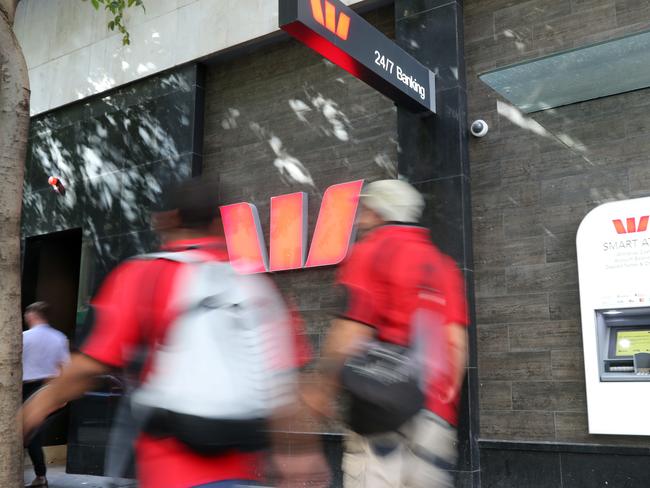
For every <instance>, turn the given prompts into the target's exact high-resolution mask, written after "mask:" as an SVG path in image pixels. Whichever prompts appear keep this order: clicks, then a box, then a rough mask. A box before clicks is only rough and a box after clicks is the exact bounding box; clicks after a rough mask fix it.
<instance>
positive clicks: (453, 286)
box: [442, 257, 469, 326]
mask: <svg viewBox="0 0 650 488" xmlns="http://www.w3.org/2000/svg"><path fill="white" fill-rule="evenodd" d="M443 266H444V268H445V272H444V276H445V279H444V280H443V283H442V285H443V291H444V294H445V298H446V300H447V313H446V316H447V323H448V324H460V325H465V326H467V325H468V324H469V317H468V316H467V299H466V295H465V282H464V280H463V275H462V273H461V272H460V270H459V269H458V266H457V265H456V263H455V262H454V260H453V259H451V258H449V257H445V259H444V260H443Z"/></svg>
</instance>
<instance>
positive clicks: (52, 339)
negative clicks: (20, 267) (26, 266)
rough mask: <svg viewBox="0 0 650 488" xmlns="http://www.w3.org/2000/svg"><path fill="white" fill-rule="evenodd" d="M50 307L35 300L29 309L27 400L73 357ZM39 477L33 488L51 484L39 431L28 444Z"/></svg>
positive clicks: (25, 367) (25, 359) (25, 338)
mask: <svg viewBox="0 0 650 488" xmlns="http://www.w3.org/2000/svg"><path fill="white" fill-rule="evenodd" d="M48 309H49V306H48V304H47V303H45V302H36V303H32V304H31V305H29V306H28V307H27V308H26V309H25V316H24V317H25V323H26V324H27V326H28V327H29V329H28V330H26V331H25V332H23V401H25V400H27V399H28V398H29V397H30V396H31V395H32V394H34V392H36V391H37V390H38V389H39V388H41V387H42V386H43V384H44V383H45V382H47V380H49V379H51V378H54V377H56V376H58V375H59V372H60V371H61V367H62V366H63V365H64V364H65V363H67V362H68V361H69V360H70V347H69V345H68V339H67V338H66V336H65V335H64V334H62V333H61V332H59V331H58V330H56V329H54V328H53V327H51V326H50V325H49V324H48V318H47V312H48ZM27 451H28V453H29V457H30V459H31V460H32V464H33V466H34V473H35V474H36V478H35V479H34V481H32V483H31V484H29V485H27V486H30V487H37V486H47V478H46V477H45V475H46V471H47V468H46V466H45V455H44V454H43V432H42V430H41V431H39V432H38V433H37V434H36V435H35V436H34V437H33V438H32V439H31V441H30V442H29V445H28V446H27Z"/></svg>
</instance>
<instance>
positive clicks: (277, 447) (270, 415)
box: [23, 181, 329, 488]
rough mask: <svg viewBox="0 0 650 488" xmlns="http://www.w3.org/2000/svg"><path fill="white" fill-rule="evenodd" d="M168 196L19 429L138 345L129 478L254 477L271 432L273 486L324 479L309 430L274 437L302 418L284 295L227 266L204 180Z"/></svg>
mask: <svg viewBox="0 0 650 488" xmlns="http://www.w3.org/2000/svg"><path fill="white" fill-rule="evenodd" d="M167 198H168V200H169V204H168V205H167V208H166V210H165V211H162V212H158V213H157V214H155V215H154V219H153V220H154V226H155V228H156V230H157V231H158V232H159V234H160V236H161V239H162V242H163V246H162V249H163V252H161V253H155V254H152V255H145V256H140V257H137V258H132V259H129V260H127V261H126V262H124V263H123V264H122V265H120V266H119V267H118V268H116V269H115V270H114V271H113V272H112V273H111V274H110V275H109V276H108V278H107V279H106V281H105V282H104V284H103V286H102V288H101V289H100V291H99V293H98V295H97V296H96V297H95V299H94V300H93V302H92V307H93V313H94V320H95V325H94V328H93V332H92V334H91V336H90V337H89V339H88V340H87V342H86V343H85V345H84V346H83V347H82V349H81V352H82V354H76V355H75V356H74V357H73V359H72V361H71V363H70V365H69V366H68V367H66V368H65V369H64V370H63V373H62V375H61V376H60V377H59V379H57V380H55V381H53V382H52V383H51V384H50V385H49V386H48V387H47V388H45V389H44V390H43V391H42V392H41V393H40V394H39V395H37V396H36V397H35V398H34V399H32V400H31V401H30V402H28V403H27V404H26V405H25V407H24V411H23V425H24V429H25V432H26V433H29V432H30V431H32V430H33V429H34V428H35V427H36V426H37V425H39V424H40V423H42V422H43V420H44V419H45V418H46V416H47V415H49V414H50V413H51V412H52V411H54V410H55V409H56V408H58V407H59V406H60V405H62V404H64V403H65V402H67V401H70V400H72V399H75V398H78V397H80V396H81V395H82V394H83V393H84V392H85V391H87V390H89V389H90V388H91V387H92V384H93V379H94V378H95V377H97V376H99V375H102V374H105V373H107V372H108V371H109V370H111V369H112V368H122V367H124V366H125V365H126V364H128V362H129V360H130V359H131V358H130V356H131V354H132V351H135V350H137V349H138V348H141V347H145V348H147V349H148V355H147V358H146V360H145V364H144V368H143V372H142V375H141V384H140V386H139V387H138V388H137V389H136V390H135V392H134V394H133V398H132V403H131V408H132V410H133V415H134V417H135V418H136V419H138V422H139V425H140V429H141V431H142V434H141V435H140V436H139V438H138V441H137V445H136V465H137V473H138V480H139V482H140V485H139V486H141V487H142V488H189V487H199V486H201V487H206V488H207V487H221V488H229V487H237V486H253V485H255V484H256V482H258V481H259V480H260V479H261V477H262V474H261V472H262V468H263V466H262V465H263V464H264V462H265V459H263V456H262V453H263V452H264V449H265V447H266V445H267V443H269V442H270V443H271V444H272V452H273V457H274V459H275V460H276V470H277V471H278V473H279V475H278V476H279V480H280V481H279V486H287V487H288V486H301V483H303V482H304V481H305V480H314V481H315V484H314V485H313V486H319V487H324V486H327V482H328V475H329V472H328V469H327V467H326V463H325V460H324V458H323V456H322V454H321V452H320V450H318V445H317V442H316V441H315V440H314V439H313V438H309V437H301V438H300V440H296V439H292V440H291V441H290V442H292V444H291V445H282V444H280V443H279V441H278V439H282V440H285V436H286V434H284V433H283V432H285V431H287V430H289V428H288V427H289V425H291V426H295V427H297V428H300V427H301V425H300V421H301V420H302V419H304V417H305V411H304V409H302V408H301V407H300V405H299V403H298V402H297V396H296V395H295V392H296V387H297V385H296V374H295V370H296V368H297V367H299V366H301V365H302V364H303V363H304V362H306V360H307V357H306V356H307V347H306V343H305V342H304V341H303V340H301V339H303V338H302V337H301V336H300V334H299V333H298V331H297V329H296V328H295V327H294V323H293V322H292V320H291V318H290V314H289V313H288V312H287V310H286V307H285V306H284V303H283V301H282V298H281V297H280V295H279V294H278V292H277V291H276V290H275V288H274V287H273V286H272V285H271V284H270V282H269V280H268V279H267V278H265V277H262V276H241V275H237V274H236V273H235V272H234V270H233V268H232V267H231V266H230V265H229V264H228V262H227V260H228V254H227V250H226V247H225V240H224V238H223V228H222V226H221V221H220V219H219V218H218V217H217V216H216V214H217V212H218V210H217V209H218V206H217V203H216V201H215V199H214V198H213V191H212V189H211V188H210V187H209V186H208V185H206V184H204V183H201V182H199V181H189V182H186V183H185V184H182V185H180V186H179V187H177V188H175V189H174V190H172V191H171V192H170V193H169V194H168V195H167ZM304 420H305V421H306V420H308V419H304ZM289 450H291V451H292V452H297V453H298V454H297V456H296V457H291V456H288V454H287V453H288V452H289Z"/></svg>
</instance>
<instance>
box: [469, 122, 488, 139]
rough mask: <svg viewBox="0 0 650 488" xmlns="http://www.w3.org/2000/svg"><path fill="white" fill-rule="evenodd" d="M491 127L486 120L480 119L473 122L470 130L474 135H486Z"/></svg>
mask: <svg viewBox="0 0 650 488" xmlns="http://www.w3.org/2000/svg"><path fill="white" fill-rule="evenodd" d="M489 129H490V128H489V127H488V125H487V122H486V121H485V120H481V119H478V120H475V121H474V122H472V125H471V126H470V128H469V131H470V132H471V133H472V135H473V136H474V137H485V135H486V134H487V133H488V130H489Z"/></svg>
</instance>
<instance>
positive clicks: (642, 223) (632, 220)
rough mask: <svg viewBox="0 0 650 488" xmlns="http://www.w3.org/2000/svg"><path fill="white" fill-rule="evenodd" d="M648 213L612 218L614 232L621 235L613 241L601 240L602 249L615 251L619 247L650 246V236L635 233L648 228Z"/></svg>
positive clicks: (649, 217)
mask: <svg viewBox="0 0 650 488" xmlns="http://www.w3.org/2000/svg"><path fill="white" fill-rule="evenodd" d="M648 223H650V215H643V216H641V217H627V218H625V219H613V220H612V224H613V225H614V229H615V230H616V233H617V234H618V235H620V236H621V237H620V238H619V239H617V240H614V241H605V242H603V251H616V250H621V249H636V248H637V247H648V248H650V238H648V237H645V238H642V236H639V235H636V234H639V233H642V232H646V231H647V230H648Z"/></svg>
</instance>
